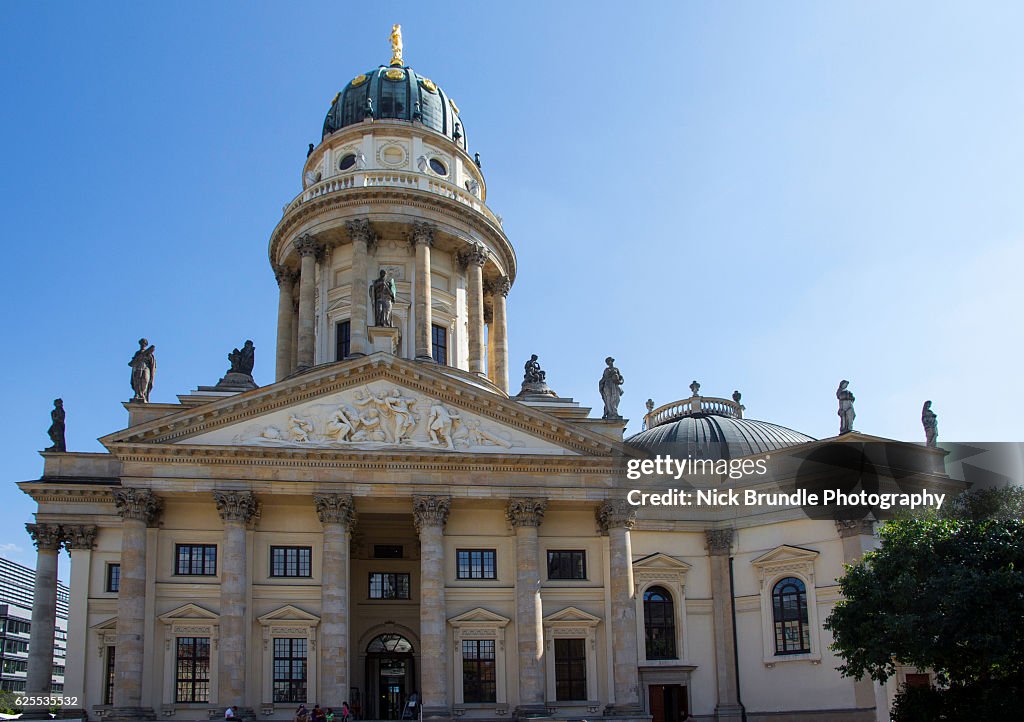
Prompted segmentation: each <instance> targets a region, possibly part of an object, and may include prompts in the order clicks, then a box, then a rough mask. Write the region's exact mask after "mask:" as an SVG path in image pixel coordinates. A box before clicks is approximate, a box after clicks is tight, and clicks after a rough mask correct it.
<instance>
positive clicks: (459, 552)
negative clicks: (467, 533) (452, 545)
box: [455, 548, 498, 581]
mask: <svg viewBox="0 0 1024 722" xmlns="http://www.w3.org/2000/svg"><path fill="white" fill-rule="evenodd" d="M464 554H465V555H468V559H467V563H466V569H465V571H466V573H465V574H463V564H462V556H463V555H464ZM474 554H479V555H480V563H479V572H480V573H479V574H475V573H474V572H475V571H476V570H475V569H474V563H473V555H474ZM488 557H489V558H490V567H489V568H488V564H487V558H488ZM488 571H489V572H490V574H489V575H488ZM455 578H456V579H461V580H483V581H495V580H497V578H498V550H497V549H484V548H478V549H456V550H455Z"/></svg>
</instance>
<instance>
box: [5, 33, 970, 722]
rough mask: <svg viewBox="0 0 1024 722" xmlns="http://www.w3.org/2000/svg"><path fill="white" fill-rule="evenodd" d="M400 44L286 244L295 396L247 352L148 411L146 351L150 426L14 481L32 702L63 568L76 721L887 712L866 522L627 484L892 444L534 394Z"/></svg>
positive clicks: (713, 401) (450, 104) (144, 374)
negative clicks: (638, 499)
mask: <svg viewBox="0 0 1024 722" xmlns="http://www.w3.org/2000/svg"><path fill="white" fill-rule="evenodd" d="M392 50H393V58H392V59H391V61H390V62H389V63H388V64H387V65H381V66H380V67H377V68H373V69H371V70H368V71H366V72H363V73H359V74H358V75H355V77H353V78H352V79H351V80H350V81H349V82H348V83H347V84H346V85H345V86H344V88H343V89H342V90H341V91H340V92H339V93H338V94H337V95H336V97H335V98H334V101H333V103H332V104H331V107H330V110H329V111H328V113H327V117H326V119H325V121H324V125H323V136H322V140H321V142H320V143H319V145H316V146H315V147H311V148H310V152H309V154H308V157H307V158H306V160H305V164H304V165H303V167H302V169H301V180H302V191H301V192H300V193H299V194H298V195H297V196H296V197H295V198H294V199H292V200H291V201H289V202H288V203H287V204H286V205H285V207H284V212H283V216H282V218H281V220H280V222H279V223H278V224H277V226H276V227H275V228H274V229H273V230H272V232H271V233H270V241H269V263H270V267H271V269H272V271H273V274H274V275H275V276H276V280H277V288H278V293H279V305H278V319H277V321H278V324H277V344H276V349H275V354H274V362H275V365H276V380H275V382H274V383H273V384H271V385H268V386H264V387H257V386H256V385H255V383H253V381H252V377H251V371H252V362H253V356H252V346H251V344H249V345H247V346H245V347H243V348H242V349H241V350H236V352H234V353H233V354H232V355H231V371H230V372H229V373H228V374H227V375H226V376H225V378H224V379H222V380H221V382H220V383H219V384H217V385H216V386H201V387H199V388H197V389H196V390H195V391H192V392H190V393H185V394H182V395H179V396H178V402H177V403H157V402H151V401H149V389H150V387H151V385H152V383H153V381H154V379H153V376H152V374H153V366H152V363H151V362H152V354H153V351H152V349H151V348H150V347H148V345H147V342H145V340H143V343H142V345H141V347H140V351H139V353H138V354H136V358H135V360H134V361H133V369H134V371H133V388H134V391H135V398H134V399H133V400H132V401H130V402H126V403H125V407H126V409H127V411H128V424H127V427H126V428H124V429H121V430H119V431H115V432H113V433H111V434H109V435H107V436H104V437H103V438H102V439H101V442H102V444H103V446H104V448H105V451H104V452H103V453H77V452H70V451H62V450H57V449H54V450H52V451H46V452H43V457H44V466H43V473H42V476H41V478H39V479H38V480H35V481H29V482H22V483H21V484H19V486H20V488H21V489H22V491H24V493H26V494H28V495H30V496H31V497H32V499H33V500H35V502H36V503H37V504H38V510H37V512H36V515H35V521H34V523H32V524H30V525H29V532H30V533H31V535H32V537H33V539H34V540H35V542H36V546H37V548H38V582H37V586H36V590H37V595H36V602H35V607H34V610H33V619H32V627H31V630H32V642H31V647H30V649H31V653H30V659H29V665H28V679H27V694H28V695H29V696H46V695H47V694H48V693H49V692H50V667H51V664H52V657H53V650H52V640H53V623H54V614H55V609H56V604H57V590H58V587H57V584H56V564H57V555H58V552H59V550H60V549H61V548H64V549H67V550H68V552H70V555H71V564H72V567H71V569H72V571H71V585H70V589H71V607H70V616H69V621H68V627H69V631H68V648H67V662H66V671H65V677H64V690H63V693H62V694H63V696H64V698H65V699H66V700H67V701H66V702H65V705H66V707H68V708H69V709H67V710H66V711H65V713H66V714H75V713H77V714H79V715H81V714H87V715H88V716H90V717H91V718H94V719H95V718H109V719H112V720H117V719H121V720H124V719H132V720H141V719H155V718H157V717H165V718H170V719H183V720H194V719H197V718H202V717H206V716H207V715H208V714H209V715H211V716H222V715H223V711H224V708H225V707H227V706H229V705H233V706H236V707H237V708H238V715H239V716H245V717H250V718H252V717H255V718H258V719H268V720H269V719H278V720H282V719H292V717H293V715H294V714H295V710H296V708H297V707H298V705H299V704H300V703H304V704H306V705H307V706H310V707H312V705H314V704H320V705H321V706H323V707H331V708H333V709H334V710H335V712H336V713H337V712H338V710H339V709H340V707H341V705H342V703H343V702H346V701H347V702H348V704H349V705H350V706H351V708H352V709H353V710H354V712H355V713H356V714H357V715H358V717H360V718H362V719H400V718H402V717H403V716H405V717H406V718H409V717H410V716H414V717H418V716H420V715H422V717H423V718H425V719H437V720H450V719H454V718H466V719H474V720H500V719H512V718H524V717H547V718H553V719H574V720H580V719H586V720H591V721H593V720H595V719H603V718H606V717H608V718H612V717H614V718H616V719H620V720H651V719H653V721H654V722H682V720H684V719H687V717H688V716H692V717H693V718H694V719H697V720H703V721H710V720H722V721H728V722H738V721H739V720H741V719H744V718H745V719H746V720H750V721H751V722H755V721H765V722H767V721H768V720H773V721H774V720H806V721H807V722H810V721H812V720H813V721H814V722H840V721H842V722H853V721H855V720H856V721H867V720H876V719H877V720H882V719H888V713H887V704H888V702H887V699H888V696H889V695H890V694H891V690H887V689H883V688H882V687H879V686H877V685H875V684H873V683H872V682H870V681H861V682H857V681H854V680H850V679H846V678H843V677H842V676H840V674H839V673H838V672H837V671H836V667H837V665H838V663H839V662H838V660H837V658H836V657H835V656H834V655H833V653H832V652H831V651H830V649H829V644H830V642H831V639H830V636H829V634H828V632H827V631H826V630H825V629H823V626H822V624H823V621H824V619H825V618H826V617H827V615H828V613H829V610H830V609H831V607H832V605H833V604H834V603H835V602H836V600H837V597H838V586H837V583H836V578H837V577H839V576H841V575H842V573H843V566H842V565H843V563H844V562H850V561H853V560H855V559H857V558H858V557H859V556H860V555H861V554H862V553H863V551H864V550H865V549H867V548H870V547H871V545H872V544H873V543H874V537H873V528H872V524H871V523H870V522H867V521H857V520H855V521H845V522H836V521H834V520H832V519H816V518H812V516H809V515H808V514H806V513H804V510H803V509H802V508H800V507H799V506H791V507H779V508H770V509H766V508H758V509H750V510H744V509H743V508H736V507H728V508H727V507H721V508H700V509H698V508H692V509H691V508H680V507H675V508H669V507H652V506H642V505H634V504H631V503H630V502H629V501H628V500H627V498H626V495H625V494H624V493H623V492H624V490H626V489H627V488H628V485H629V484H630V483H633V482H629V481H628V480H627V476H626V468H627V466H628V464H629V462H630V461H631V460H644V459H649V458H652V457H653V456H654V455H656V454H658V453H663V452H662V451H660V450H662V449H665V448H671V449H673V450H682V452H683V453H682V455H683V456H686V455H687V454H689V455H690V456H698V457H707V458H717V459H726V460H738V459H745V460H752V461H757V460H767V459H769V458H770V459H771V460H772V463H774V461H775V460H777V459H779V458H783V457H786V456H787V455H791V454H797V453H806V452H807V451H808V450H814V449H817V448H824V447H825V446H827V445H828V444H835V443H850V442H859V441H865V440H872V438H873V437H868V436H866V435H864V434H860V433H858V432H850V433H847V434H844V435H843V436H842V437H841V438H840V440H839V441H837V440H835V439H832V440H820V441H819V440H815V439H812V438H810V437H808V436H806V435H804V434H800V433H797V432H795V431H792V430H789V429H786V428H783V427H780V426H777V425H774V424H771V423H768V422H764V421H757V420H753V419H749V418H746V414H745V409H744V407H743V405H742V404H741V403H740V398H739V394H735V395H734V397H733V398H717V397H707V396H703V395H701V394H700V388H699V385H697V384H694V386H693V387H691V393H690V395H688V396H685V397H684V398H683V399H681V400H679V401H677V402H674V403H670V404H665V405H663V406H661V407H659V408H654V407H653V405H651V406H650V407H649V409H648V414H647V415H646V417H645V428H646V430H645V431H642V432H641V433H639V434H638V435H636V436H634V437H633V438H631V439H623V431H624V428H625V421H624V420H623V419H622V418H621V417H620V416H619V415H618V413H617V408H615V407H616V406H617V400H615V399H611V400H608V399H606V401H607V403H610V404H611V405H612V408H606V409H605V413H604V414H600V413H592V411H591V409H589V408H585V407H583V406H581V405H580V404H579V403H577V402H575V401H573V400H572V399H569V398H562V397H559V396H558V395H557V393H556V392H555V391H554V390H552V389H551V388H549V387H548V385H547V383H546V380H545V378H544V373H543V371H542V370H540V366H539V364H538V363H537V362H536V359H533V360H532V361H531V362H528V363H527V367H526V374H525V378H524V379H523V380H522V381H521V380H520V378H519V371H518V369H519V368H520V365H519V364H520V363H521V361H520V360H517V362H516V363H514V364H512V366H514V368H515V373H514V374H513V373H512V371H510V363H511V362H510V359H509V357H508V343H507V317H506V300H507V299H508V298H514V293H515V281H516V275H517V273H518V270H519V269H518V268H517V265H516V254H515V250H514V248H513V245H512V242H511V241H510V239H509V238H508V237H507V236H506V234H505V232H504V231H503V229H502V222H501V219H500V218H499V217H497V216H496V215H495V214H494V213H493V212H492V211H491V210H490V209H489V208H488V206H487V183H486V181H485V178H484V175H483V173H482V171H481V168H480V164H479V161H478V158H477V157H476V156H475V155H474V154H473V153H472V152H471V150H470V146H469V143H468V131H467V128H466V127H465V126H464V124H463V121H462V116H461V112H460V109H459V107H458V106H457V105H456V103H455V101H454V100H453V99H452V98H451V97H450V96H449V95H448V94H447V93H445V91H444V90H443V89H442V88H441V87H440V86H439V85H437V84H436V83H435V82H434V81H433V80H432V79H430V78H428V77H427V76H425V75H421V74H420V73H419V72H417V71H415V70H413V69H412V68H411V67H409V66H408V65H407V64H406V63H405V61H404V59H403V57H402V46H401V37H400V34H399V32H398V30H397V29H396V31H395V32H394V33H393V35H392ZM268 275H269V274H268ZM608 363H609V367H610V368H613V366H612V363H613V360H611V359H609V362H608ZM513 376H514V377H515V378H514V379H513V378H512V377H513ZM552 385H556V384H552ZM612 385H614V384H612ZM611 396H614V394H611ZM900 446H901V447H905V449H904V451H905V453H903V454H902V455H901V456H900V457H899V458H900V459H901V461H900V464H901V465H902V466H903V468H904V471H905V473H904V474H903V477H904V478H903V480H902V481H901V483H902V484H903V485H904V486H905V485H907V484H910V485H915V484H916V485H918V486H923V485H927V486H928V487H929V488H933V489H936V488H945V489H951V490H952V489H956V488H958V487H957V485H956V484H955V483H954V482H952V481H950V480H949V479H948V477H946V476H945V474H944V472H943V471H942V452H941V451H940V450H937V449H934V448H927V447H925V446H922V445H911V444H906V445H900ZM674 453H675V452H674ZM908 469H909V470H910V471H907V470H908ZM879 472H880V474H881V475H882V476H883V477H888V476H893V475H894V474H893V473H892V471H891V470H889V469H886V468H883V467H880V468H879ZM635 483H636V484H640V483H641V482H635ZM754 483H755V482H752V481H749V480H747V479H739V480H734V479H730V478H725V479H724V480H720V481H719V482H717V484H718V486H720V487H721V488H723V489H743V488H744V487H745V486H749V485H751V484H754ZM37 637H38V639H37ZM37 642H38V646H37ZM33 660H34V661H33ZM911 673H913V670H911ZM900 681H903V680H902V679H901V680H900ZM39 712H40V710H39V709H33V710H30V712H29V713H28V715H27V716H31V715H32V714H33V713H36V714H38V713H39Z"/></svg>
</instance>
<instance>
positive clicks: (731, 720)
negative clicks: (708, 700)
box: [715, 704, 743, 722]
mask: <svg viewBox="0 0 1024 722" xmlns="http://www.w3.org/2000/svg"><path fill="white" fill-rule="evenodd" d="M715 722H743V705H741V704H720V705H718V706H716V707H715Z"/></svg>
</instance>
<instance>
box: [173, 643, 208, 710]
mask: <svg viewBox="0 0 1024 722" xmlns="http://www.w3.org/2000/svg"><path fill="white" fill-rule="evenodd" d="M187 640H191V645H186V646H190V647H191V655H189V656H188V657H186V658H184V660H183V658H182V656H181V650H182V642H183V641H187ZM201 641H205V645H200V642H201ZM201 646H203V647H205V651H206V654H205V656H201V655H200V653H199V652H200V647H201ZM210 652H211V645H210V637H192V636H180V637H179V636H176V637H175V638H174V703H175V704H208V703H209V701H210V687H211V684H212V677H213V675H212V669H211V664H212V660H211V654H210ZM204 660H205V662H206V676H205V677H201V676H199V671H198V667H199V663H200V662H202V661H204ZM182 661H186V662H190V663H191V665H190V667H191V674H190V675H189V676H184V677H183V676H182ZM201 683H205V694H204V693H203V692H199V693H197V689H199V685H200V684H201ZM182 684H185V685H186V686H187V689H189V691H190V694H189V695H186V696H188V697H189V699H183V698H182V694H181V690H182Z"/></svg>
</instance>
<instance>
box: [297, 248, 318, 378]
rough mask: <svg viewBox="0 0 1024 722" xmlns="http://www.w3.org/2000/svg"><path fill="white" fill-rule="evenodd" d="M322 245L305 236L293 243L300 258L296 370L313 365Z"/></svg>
mask: <svg viewBox="0 0 1024 722" xmlns="http://www.w3.org/2000/svg"><path fill="white" fill-rule="evenodd" d="M322 249H323V245H322V244H321V243H320V242H319V241H317V240H316V239H315V238H313V236H311V235H309V234H306V235H304V236H300V237H299V238H298V239H296V241H295V250H296V251H298V253H299V255H300V256H301V257H302V266H301V269H300V271H299V359H298V364H297V366H298V369H307V368H309V367H310V366H312V365H313V361H314V358H315V343H316V319H315V318H313V315H314V311H315V307H314V300H315V289H316V257H317V256H318V255H319V254H320V251H321V250H322Z"/></svg>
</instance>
